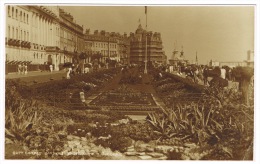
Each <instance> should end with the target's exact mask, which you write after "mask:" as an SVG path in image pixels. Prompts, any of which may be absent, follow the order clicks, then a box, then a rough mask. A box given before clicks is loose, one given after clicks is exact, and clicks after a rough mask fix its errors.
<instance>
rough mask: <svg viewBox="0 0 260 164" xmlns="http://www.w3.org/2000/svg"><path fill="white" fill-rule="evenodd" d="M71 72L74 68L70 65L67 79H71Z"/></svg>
mask: <svg viewBox="0 0 260 164" xmlns="http://www.w3.org/2000/svg"><path fill="white" fill-rule="evenodd" d="M71 72H72V68H71V67H69V68H68V69H67V76H66V78H67V79H70V74H71Z"/></svg>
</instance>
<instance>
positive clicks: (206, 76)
mask: <svg viewBox="0 0 260 164" xmlns="http://www.w3.org/2000/svg"><path fill="white" fill-rule="evenodd" d="M159 68H160V69H161V71H163V72H169V73H173V74H176V75H178V76H182V77H185V78H188V79H190V80H191V81H192V82H194V83H202V84H204V85H205V86H212V85H215V82H216V81H217V82H218V85H220V86H221V87H226V86H227V85H228V81H239V80H241V79H237V77H238V76H239V75H238V73H237V71H236V70H237V68H238V67H229V66H222V67H219V66H208V65H195V64H192V65H187V66H181V65H178V66H173V65H161V66H159ZM242 68H245V67H242ZM252 69H253V68H252ZM242 78H243V77H242Z"/></svg>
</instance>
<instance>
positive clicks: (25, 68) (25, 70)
mask: <svg viewBox="0 0 260 164" xmlns="http://www.w3.org/2000/svg"><path fill="white" fill-rule="evenodd" d="M27 69H28V67H27V64H25V66H24V74H25V75H27V73H28V70H27Z"/></svg>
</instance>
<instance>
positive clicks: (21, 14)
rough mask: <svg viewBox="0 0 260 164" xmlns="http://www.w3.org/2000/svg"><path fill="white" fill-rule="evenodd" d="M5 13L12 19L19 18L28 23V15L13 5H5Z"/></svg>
mask: <svg viewBox="0 0 260 164" xmlns="http://www.w3.org/2000/svg"><path fill="white" fill-rule="evenodd" d="M18 14H19V16H18ZM7 15H8V16H9V17H11V18H13V19H17V20H18V19H19V21H21V22H24V23H27V24H29V15H28V14H26V13H25V12H23V11H20V12H19V10H18V9H16V8H15V7H13V6H12V7H11V6H8V7H7Z"/></svg>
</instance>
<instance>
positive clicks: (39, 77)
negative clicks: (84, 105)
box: [5, 70, 66, 85]
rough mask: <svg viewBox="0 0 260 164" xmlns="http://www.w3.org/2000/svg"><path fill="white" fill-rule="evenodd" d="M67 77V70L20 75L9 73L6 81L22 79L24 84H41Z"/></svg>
mask: <svg viewBox="0 0 260 164" xmlns="http://www.w3.org/2000/svg"><path fill="white" fill-rule="evenodd" d="M65 77H66V72H65V70H61V71H53V72H49V71H44V72H41V71H33V72H28V74H26V75H25V74H18V73H9V74H6V75H5V79H20V80H21V81H22V82H25V83H27V84H29V85H30V84H33V83H35V82H37V83H41V82H47V81H50V80H60V79H63V78H65Z"/></svg>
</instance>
